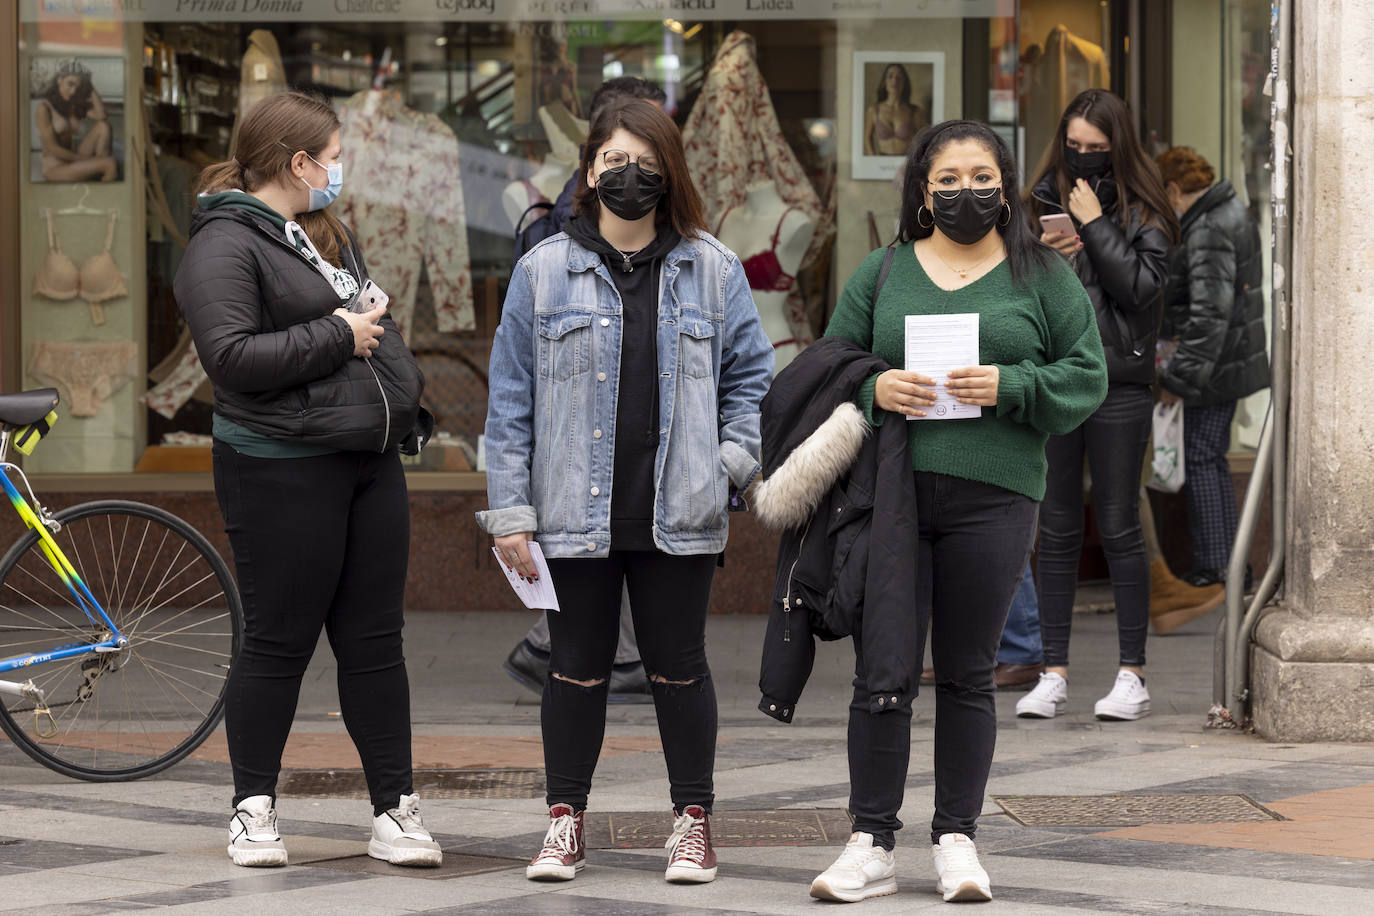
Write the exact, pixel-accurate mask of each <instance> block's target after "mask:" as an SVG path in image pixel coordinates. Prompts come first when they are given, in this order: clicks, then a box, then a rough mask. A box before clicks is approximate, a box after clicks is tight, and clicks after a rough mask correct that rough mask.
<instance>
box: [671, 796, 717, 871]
mask: <svg viewBox="0 0 1374 916" xmlns="http://www.w3.org/2000/svg"><path fill="white" fill-rule="evenodd" d="M673 813H674V814H675V815H677V820H676V821H674V822H673V835H672V836H670V837H668V842H667V843H665V844H664V846H665V847H666V848H667V850H668V871H667V872H665V873H664V875H663V877H665V878H667V879H668V880H669V881H672V882H674V883H678V884H705V883H706V882H707V881H714V880H716V851H715V850H714V849H712V848H711V816H710V815H709V814H707V813H706V811H705V810H704V809H702V807H701V806H700V805H688V806H687V807H686V808H684V809H683V810H682V813H681V814H678V813H677V812H676V811H674V812H673Z"/></svg>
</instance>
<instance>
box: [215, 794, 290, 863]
mask: <svg viewBox="0 0 1374 916" xmlns="http://www.w3.org/2000/svg"><path fill="white" fill-rule="evenodd" d="M229 858H230V859H232V860H233V861H234V864H235V865H242V866H244V867H246V868H272V867H274V866H278V865H285V864H286V847H285V846H283V845H282V841H281V836H280V835H279V834H278V833H277V809H276V808H274V807H272V796H270V795H251V796H249V797H248V798H245V799H244V800H243V801H241V802H239V803H238V806H237V807H236V808H235V809H234V816H233V817H231V818H229Z"/></svg>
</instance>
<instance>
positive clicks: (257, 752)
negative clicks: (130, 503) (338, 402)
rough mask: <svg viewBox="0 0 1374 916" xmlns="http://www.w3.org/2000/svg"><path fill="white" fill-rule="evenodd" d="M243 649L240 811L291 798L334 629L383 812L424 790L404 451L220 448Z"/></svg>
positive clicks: (231, 688) (231, 729)
mask: <svg viewBox="0 0 1374 916" xmlns="http://www.w3.org/2000/svg"><path fill="white" fill-rule="evenodd" d="M214 469H215V495H216V496H217V497H218V498H219V506H220V511H221V513H223V515H224V530H225V531H226V532H228V534H229V543H230V545H231V546H232V547H233V548H234V565H235V566H236V567H237V570H238V585H239V594H240V596H241V597H242V599H243V622H244V628H243V643H242V645H241V646H240V647H239V654H238V657H237V658H235V659H234V665H233V668H232V669H231V670H230V674H229V684H228V687H227V688H226V691H225V697H224V725H225V732H226V738H227V739H228V742H229V762H230V766H231V768H232V769H233V771H234V804H235V805H237V804H238V803H239V802H241V801H243V800H244V799H245V798H249V797H250V796H253V795H271V796H274V797H275V796H276V794H277V775H278V773H279V772H280V770H281V757H282V750H283V748H285V746H286V736H287V735H288V734H289V733H290V731H291V723H292V720H293V719H295V717H296V701H297V699H298V698H299V696H300V691H301V678H302V677H303V676H304V675H305V669H306V667H307V666H308V665H309V664H310V657H311V656H312V655H314V653H315V646H316V644H317V643H318V642H319V639H320V629H321V628H323V629H324V631H325V633H326V634H327V635H328V636H329V646H330V648H332V649H333V650H334V658H335V660H336V661H337V662H338V685H339V708H340V709H341V710H342V711H343V721H344V726H345V727H347V729H348V734H349V736H350V737H351V738H352V739H353V744H354V745H355V746H356V747H357V748H358V756H359V757H360V758H361V759H362V764H363V774H364V775H365V776H366V777H367V788H368V794H369V795H370V796H371V798H372V810H373V813H374V814H381V813H382V812H383V811H386V810H387V809H389V808H394V807H396V805H397V804H398V803H399V801H400V797H401V796H402V795H408V794H410V793H411V792H412V791H413V786H412V785H411V758H410V684H409V681H408V680H407V679H406V665H405V656H404V655H403V654H402V648H401V627H402V624H403V623H404V622H405V618H404V615H403V613H402V605H403V599H404V598H405V586H406V564H407V561H408V559H409V555H410V504H409V502H408V501H407V497H406V479H405V472H404V471H402V469H401V461H400V458H399V456H397V454H396V453H395V452H394V451H393V452H388V453H386V454H384V455H377V454H373V453H370V452H336V453H334V454H330V455H320V456H317V457H313V458H253V457H250V456H248V455H243V454H240V453H239V452H238V451H236V450H235V449H234V448H233V447H232V446H231V445H229V444H228V443H226V442H223V441H221V440H219V439H216V440H215V443H214Z"/></svg>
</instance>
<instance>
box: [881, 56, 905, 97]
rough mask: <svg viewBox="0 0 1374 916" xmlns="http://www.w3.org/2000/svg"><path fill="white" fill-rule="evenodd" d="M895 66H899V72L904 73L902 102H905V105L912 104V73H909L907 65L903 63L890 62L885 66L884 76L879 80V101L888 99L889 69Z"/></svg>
mask: <svg viewBox="0 0 1374 916" xmlns="http://www.w3.org/2000/svg"><path fill="white" fill-rule="evenodd" d="M893 67H896V68H897V72H898V73H900V74H901V75H902V99H901V101H902V104H904V105H910V104H911V74H910V73H907V72H906V67H903V66H902V65H901V64H888V65H887V66H886V67H884V68H883V75H882V77H880V78H879V80H878V101H879V102H886V101H887V71H889V70H891V69H892V68H893Z"/></svg>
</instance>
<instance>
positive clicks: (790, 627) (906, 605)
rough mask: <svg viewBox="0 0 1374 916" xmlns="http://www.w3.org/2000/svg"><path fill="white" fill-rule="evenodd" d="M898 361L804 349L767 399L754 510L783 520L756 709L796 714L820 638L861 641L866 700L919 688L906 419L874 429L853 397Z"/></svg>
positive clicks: (912, 486) (892, 699) (832, 345)
mask: <svg viewBox="0 0 1374 916" xmlns="http://www.w3.org/2000/svg"><path fill="white" fill-rule="evenodd" d="M888 368H890V367H889V366H888V365H887V363H886V362H884V361H883V360H882V358H881V357H878V356H875V355H873V354H872V353H870V352H868V351H867V350H865V349H864V348H862V347H860V346H858V345H857V344H855V343H853V342H851V341H848V340H845V339H843V338H839V337H824V338H822V339H821V340H819V341H817V342H816V343H814V344H812V345H811V346H810V347H807V348H806V349H805V350H803V351H802V353H801V355H799V356H798V357H797V358H796V359H794V360H793V361H792V362H791V363H790V364H789V365H788V366H787V368H786V369H784V370H783V371H782V372H780V373H779V374H778V377H777V378H776V379H775V380H774V383H773V387H772V390H770V391H769V393H768V396H767V397H765V398H764V400H763V407H762V432H763V473H764V475H765V476H764V479H763V480H762V481H761V482H760V483H759V484H758V485H757V486H756V487H755V488H754V490H752V491H751V499H752V505H753V509H754V512H755V514H756V515H757V516H758V517H759V519H760V521H762V522H763V523H764V524H765V525H768V526H770V527H774V528H782V529H784V530H783V535H782V540H781V543H780V545H779V548H778V564H777V578H776V581H775V585H774V590H773V601H772V604H771V608H772V609H771V611H770V613H769V615H768V631H767V634H766V635H765V637H764V644H763V660H762V665H761V667H760V671H759V690H760V692H761V693H762V695H763V698H762V700H761V701H760V702H759V709H760V710H761V711H762V712H764V713H765V714H766V715H769V716H772V717H773V718H775V719H778V720H780V721H783V722H791V721H792V715H793V713H794V712H795V710H796V704H797V700H798V699H799V698H800V697H801V693H802V688H803V687H804V686H805V685H806V681H807V678H808V677H809V676H810V674H811V666H812V662H813V661H814V659H815V652H816V649H815V640H816V639H839V638H841V637H844V636H849V635H853V636H854V637H855V639H858V640H860V641H861V643H862V648H863V658H864V669H865V677H866V679H867V682H868V686H869V690H870V696H869V709H870V710H871V711H873V712H883V711H885V710H888V709H894V708H902V707H903V706H907V705H909V704H910V703H911V701H912V699H913V698H914V697H915V696H916V691H917V687H918V683H919V679H920V667H921V649H920V647H921V645H922V642H921V634H922V633H923V632H924V626H925V624H928V623H929V620H928V619H927V620H926V621H924V622H923V621H920V620H918V619H917V609H916V560H915V558H916V539H917V533H916V532H917V528H916V483H915V477H914V476H913V474H912V470H911V455H910V452H909V450H908V438H907V425H906V423H905V422H904V421H903V419H902V418H901V417H888V419H887V422H885V423H883V424H882V425H881V426H880V427H878V429H877V430H876V431H870V430H869V428H868V421H867V420H865V419H864V416H863V414H862V413H861V412H860V411H859V409H858V408H857V407H855V406H854V404H853V403H852V400H851V399H852V398H853V397H854V394H855V392H856V391H857V390H858V388H859V386H860V385H861V384H862V383H863V382H864V380H865V379H867V378H869V377H870V376H872V375H873V374H874V373H877V372H882V371H885V370H886V369H888Z"/></svg>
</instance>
